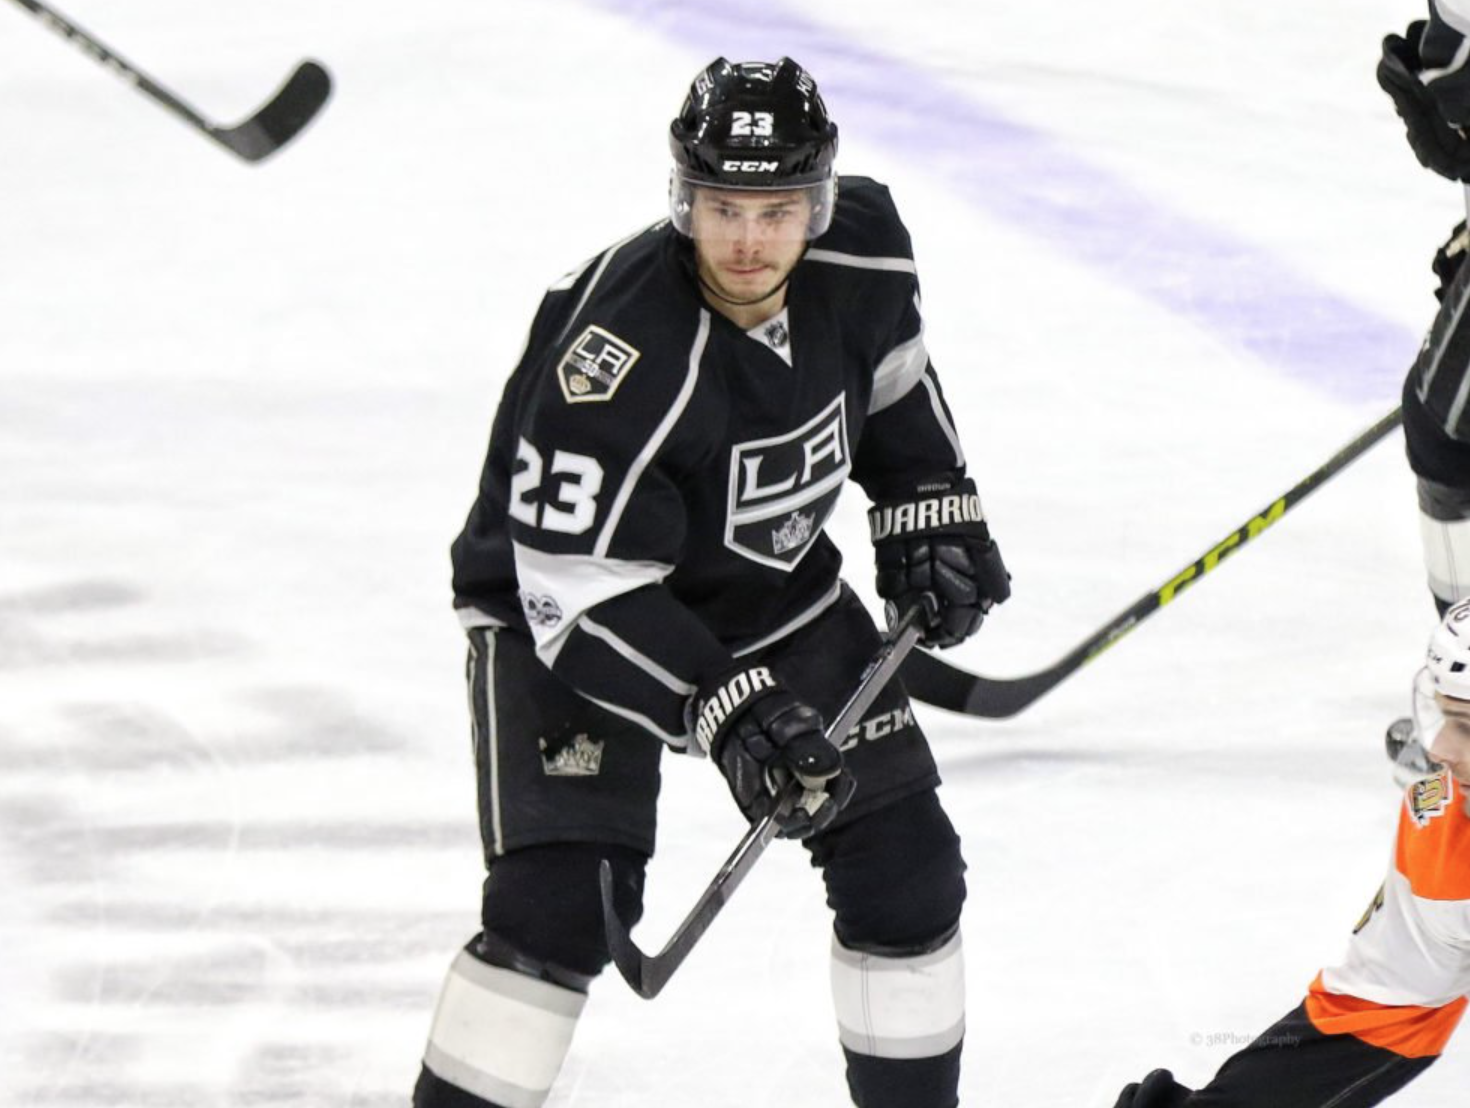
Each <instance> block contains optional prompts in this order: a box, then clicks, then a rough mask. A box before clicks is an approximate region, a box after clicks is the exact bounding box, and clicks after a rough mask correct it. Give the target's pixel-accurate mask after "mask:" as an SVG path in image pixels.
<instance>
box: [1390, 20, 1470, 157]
mask: <svg viewBox="0 0 1470 1108" xmlns="http://www.w3.org/2000/svg"><path fill="white" fill-rule="evenodd" d="M1428 26H1429V25H1428V23H1426V22H1425V21H1424V20H1422V19H1421V20H1418V21H1417V22H1414V23H1410V24H1409V29H1408V31H1406V32H1405V35H1406V36H1407V37H1404V36H1400V35H1389V36H1388V37H1387V38H1385V39H1384V40H1383V57H1382V58H1381V59H1380V60H1379V62H1378V83H1379V85H1381V86H1382V87H1383V91H1384V92H1386V93H1388V95H1389V96H1391V97H1392V98H1393V106H1394V110H1395V111H1396V112H1398V113H1399V117H1400V118H1401V119H1403V121H1404V126H1405V127H1406V128H1408V132H1409V145H1410V146H1412V147H1413V148H1414V156H1415V157H1416V158H1418V159H1419V162H1420V164H1421V165H1423V166H1425V167H1426V168H1429V169H1432V170H1434V172H1436V173H1438V174H1439V175H1440V176H1441V177H1448V178H1450V179H1451V180H1453V181H1464V182H1467V183H1470V139H1467V138H1466V137H1465V134H1464V132H1463V131H1462V130H1461V128H1462V127H1464V126H1465V124H1467V123H1470V72H1467V71H1466V70H1464V69H1463V68H1462V69H1455V70H1450V71H1447V72H1446V71H1444V70H1441V69H1438V68H1437V67H1438V66H1441V65H1448V64H1449V62H1450V60H1451V58H1452V57H1453V50H1450V51H1449V52H1448V54H1447V55H1446V57H1444V58H1443V59H1441V58H1438V57H1437V56H1436V55H1438V54H1439V53H1442V52H1444V50H1443V49H1442V47H1443V46H1445V45H1448V44H1440V43H1438V42H1437V41H1436V43H1435V49H1433V50H1426V49H1425V46H1426V44H1425V30H1426V29H1427V28H1428ZM1439 34H1444V35H1452V34H1453V32H1450V31H1449V29H1448V28H1445V29H1444V31H1443V32H1439V31H1437V32H1436V35H1439ZM1454 37H1456V38H1457V37H1458V36H1454ZM1421 74H1425V75H1426V76H1425V78H1424V79H1421Z"/></svg>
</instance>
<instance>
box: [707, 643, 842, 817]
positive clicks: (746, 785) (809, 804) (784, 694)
mask: <svg viewBox="0 0 1470 1108" xmlns="http://www.w3.org/2000/svg"><path fill="white" fill-rule="evenodd" d="M691 706H692V710H693V712H694V735H695V738H696V739H697V740H698V742H699V745H700V746H702V747H703V748H704V749H705V751H706V753H708V754H709V756H710V757H711V758H712V759H713V760H714V762H715V764H716V765H718V766H719V767H720V772H721V773H723V774H724V775H725V781H726V783H727V784H728V785H729V786H730V793H731V795H733V796H734V797H735V803H736V804H738V805H740V810H741V811H742V812H744V813H745V816H746V818H747V819H749V820H750V821H751V822H752V823H754V822H755V821H757V820H761V819H764V818H765V817H766V816H767V815H768V814H769V813H770V812H771V811H772V810H773V809H774V808H775V805H776V794H777V793H779V792H780V791H781V787H782V786H783V785H785V784H786V782H787V781H789V780H791V779H792V778H793V777H795V778H796V779H797V780H798V781H800V782H801V784H802V786H803V787H804V788H805V790H806V791H805V793H804V794H803V795H802V797H801V800H800V801H799V802H798V803H797V805H796V806H795V807H794V808H792V809H791V811H790V812H788V813H786V814H784V815H781V816H778V817H777V824H778V825H779V826H780V828H781V834H782V835H783V836H784V837H786V838H792V839H802V838H805V837H806V836H808V835H811V834H813V833H815V832H817V831H820V830H822V828H824V827H826V826H827V825H828V824H829V823H831V822H832V820H833V818H834V817H835V816H836V815H837V813H838V812H839V811H841V810H842V808H843V806H844V805H845V804H846V803H847V802H848V801H849V800H851V799H852V792H853V788H854V787H855V782H854V781H853V779H852V775H851V774H849V773H847V772H845V771H844V770H843V768H842V752H841V751H840V750H838V749H837V748H836V747H835V746H833V745H832V744H831V743H830V742H828V741H827V736H826V735H824V734H823V733H822V717H821V715H820V714H819V713H818V712H817V710H816V709H815V708H813V707H812V706H811V705H809V704H804V703H802V701H800V700H798V699H797V698H796V697H795V696H794V695H793V694H792V693H791V691H790V690H788V689H787V688H785V687H784V686H783V685H781V684H780V683H779V682H778V681H776V679H775V678H774V677H773V676H772V675H771V671H770V670H769V669H768V668H767V667H765V666H750V667H748V668H745V669H737V670H732V671H728V672H726V673H724V674H722V675H721V676H720V677H718V678H716V679H715V680H713V681H709V682H706V683H705V685H704V687H703V688H701V689H700V691H699V693H698V694H697V695H696V696H695V698H694V700H693V701H692V704H691Z"/></svg>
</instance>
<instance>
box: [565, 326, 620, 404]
mask: <svg viewBox="0 0 1470 1108" xmlns="http://www.w3.org/2000/svg"><path fill="white" fill-rule="evenodd" d="M637 360H638V351H637V350H636V349H635V348H634V347H632V346H630V345H629V344H628V343H626V342H624V341H623V340H622V339H620V338H618V336H617V335H614V334H613V333H612V332H611V331H604V330H603V329H602V328H601V327H596V326H593V327H588V328H587V330H585V331H583V332H582V333H581V335H579V336H578V337H577V341H576V342H574V343H572V346H571V349H570V350H568V351H567V353H566V356H565V357H564V358H562V360H561V363H560V364H559V365H558V366H557V367H556V378H557V380H558V381H560V382H561V394H562V395H563V396H564V397H566V400H567V403H568V404H586V403H590V402H591V401H594V400H611V399H612V397H613V393H615V392H617V391H618V386H619V385H621V384H622V383H623V378H624V377H626V376H627V375H628V371H629V370H630V369H632V368H633V363H634V362H636V361H637Z"/></svg>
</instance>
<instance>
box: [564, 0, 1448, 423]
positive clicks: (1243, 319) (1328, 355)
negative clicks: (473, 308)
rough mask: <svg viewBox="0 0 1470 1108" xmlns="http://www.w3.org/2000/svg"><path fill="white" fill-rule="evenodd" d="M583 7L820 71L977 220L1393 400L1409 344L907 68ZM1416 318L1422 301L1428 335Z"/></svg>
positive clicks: (727, 16)
mask: <svg viewBox="0 0 1470 1108" xmlns="http://www.w3.org/2000/svg"><path fill="white" fill-rule="evenodd" d="M585 2H587V3H588V4H591V5H593V6H597V7H601V8H604V9H607V10H609V11H611V12H614V13H616V14H618V15H620V16H622V17H624V18H626V19H628V20H629V21H630V22H634V23H636V24H637V26H638V27H639V29H640V30H642V31H645V32H647V31H655V32H658V33H661V34H663V35H665V36H666V37H668V38H670V39H672V40H674V41H676V42H677V43H678V44H679V46H680V47H681V48H683V49H686V50H690V51H693V52H695V54H696V56H697V57H699V58H700V59H701V60H705V59H707V58H712V57H715V56H716V55H719V54H723V55H725V56H726V57H729V58H731V60H741V59H744V58H767V57H770V58H775V57H778V56H779V55H781V54H789V55H791V56H792V57H794V58H796V59H797V60H798V61H800V62H801V63H802V64H803V65H805V66H807V67H809V68H810V69H811V70H812V72H813V73H815V74H816V76H817V79H818V80H819V81H820V82H821V85H822V88H823V90H824V92H825V94H826V98H827V100H828V102H829V103H830V104H833V105H834V114H837V116H838V120H839V122H840V123H842V124H843V125H844V126H847V127H849V128H858V127H860V128H862V129H863V131H864V132H865V134H867V135H871V136H873V137H874V138H876V139H878V140H879V141H881V142H883V143H885V144H886V146H887V148H888V149H890V150H891V151H893V153H894V154H895V155H896V156H899V157H904V156H910V157H912V158H914V159H915V160H916V161H919V162H920V163H921V164H922V165H923V166H924V167H925V170H926V172H929V173H931V174H935V175H938V176H940V177H942V178H943V179H944V180H945V181H947V182H948V184H949V185H950V186H951V187H952V188H953V189H954V190H955V191H956V192H957V193H958V194H959V195H961V196H962V197H963V198H964V199H965V200H966V201H968V202H969V203H971V204H973V205H974V206H975V207H977V208H980V209H982V210H985V211H987V212H989V213H990V214H991V215H993V216H995V217H997V218H999V219H1002V220H1004V221H1005V222H1007V223H1009V224H1012V225H1014V226H1016V227H1018V228H1020V229H1021V230H1023V231H1025V232H1027V233H1029V234H1033V235H1036V236H1037V237H1039V238H1042V239H1044V240H1046V241H1047V242H1049V243H1051V244H1053V245H1054V246H1057V247H1060V248H1063V249H1065V251H1066V253H1067V254H1068V255H1069V256H1071V257H1073V258H1076V259H1078V260H1080V261H1082V262H1085V263H1087V264H1088V265H1091V266H1093V267H1095V268H1097V269H1099V270H1102V271H1104V272H1106V273H1108V274H1110V275H1111V276H1113V277H1114V278H1115V279H1116V280H1118V281H1119V282H1120V283H1122V284H1123V285H1125V286H1126V287H1128V288H1131V289H1133V290H1134V291H1136V292H1138V293H1139V294H1141V295H1143V296H1146V297H1147V298H1149V299H1150V300H1152V301H1154V302H1155V303H1157V304H1159V305H1161V306H1162V307H1164V308H1166V309H1167V310H1168V311H1170V312H1172V313H1174V314H1176V315H1179V316H1182V317H1184V318H1186V319H1189V320H1191V321H1193V322H1194V323H1196V324H1198V325H1199V326H1200V327H1202V328H1204V329H1206V330H1208V331H1209V332H1211V333H1212V334H1214V335H1216V336H1217V337H1218V338H1220V339H1222V340H1223V341H1226V342H1228V343H1230V344H1231V345H1233V346H1235V347H1237V348H1243V349H1245V350H1247V351H1249V352H1250V353H1252V354H1254V355H1255V356H1257V357H1259V358H1261V359H1262V360H1263V361H1265V362H1267V363H1269V364H1272V365H1275V366H1278V367H1280V368H1281V369H1283V370H1284V371H1285V372H1287V373H1288V374H1289V375H1291V376H1292V377H1294V378H1296V379H1298V380H1301V381H1304V382H1307V383H1309V384H1311V385H1312V386H1314V387H1316V388H1320V389H1322V390H1324V391H1326V392H1328V393H1330V394H1332V395H1334V396H1337V397H1339V398H1341V399H1344V400H1350V401H1359V400H1391V399H1393V398H1394V397H1396V396H1397V393H1398V385H1399V382H1400V381H1401V380H1402V378H1403V374H1404V372H1405V370H1406V369H1407V368H1408V364H1409V362H1410V360H1411V359H1412V358H1413V355H1414V352H1415V350H1416V349H1417V348H1418V345H1419V338H1420V336H1418V335H1415V334H1413V333H1412V332H1410V331H1408V330H1406V329H1405V328H1404V327H1403V326H1402V325H1400V324H1398V323H1396V322H1394V321H1392V320H1389V319H1386V318H1384V317H1383V316H1380V315H1378V314H1377V313H1375V312H1373V311H1372V310H1370V309H1367V308H1364V307H1363V306H1361V305H1358V304H1354V303H1352V302H1351V301H1349V300H1347V299H1345V298H1344V297H1341V296H1338V295H1337V294H1335V293H1333V292H1331V291H1330V290H1328V289H1324V288H1322V287H1320V286H1318V285H1316V284H1315V283H1314V282H1313V281H1312V280H1311V279H1310V278H1308V277H1306V276H1304V275H1303V274H1301V273H1298V272H1296V271H1294V270H1293V269H1292V267H1291V266H1290V265H1289V264H1288V263H1287V262H1285V261H1284V260H1282V259H1280V258H1277V257H1274V256H1273V255H1272V254H1270V253H1269V252H1267V251H1265V250H1261V249H1260V248H1258V247H1256V246H1253V245H1251V244H1249V243H1246V242H1242V241H1239V240H1236V239H1233V238H1231V237H1230V236H1229V235H1227V234H1226V233H1224V232H1223V231H1221V230H1220V229H1219V228H1217V227H1213V226H1211V225H1210V224H1208V223H1203V222H1200V221H1199V220H1197V219H1194V218H1193V217H1191V216H1188V215H1185V214H1183V213H1181V212H1177V211H1170V210H1168V209H1167V208H1164V207H1161V206H1160V205H1159V203H1158V202H1157V201H1156V200H1154V199H1151V198H1149V197H1147V196H1145V195H1144V194H1143V193H1141V192H1139V191H1138V190H1137V189H1135V188H1133V187H1132V186H1131V185H1130V184H1128V182H1127V181H1125V180H1122V179H1121V178H1119V177H1118V176H1117V175H1115V174H1113V173H1110V172H1109V171H1107V170H1105V169H1101V168H1099V167H1097V166H1094V165H1090V164H1088V163H1087V162H1085V161H1083V160H1082V159H1080V158H1078V157H1076V156H1075V155H1074V154H1072V153H1071V152H1070V151H1069V150H1068V149H1067V148H1066V147H1065V146H1064V145H1062V144H1061V143H1059V142H1056V141H1054V140H1053V139H1051V138H1049V137H1048V136H1047V135H1046V134H1045V133H1044V132H1042V131H1038V130H1035V129H1033V128H1030V127H1026V126H1023V125H1021V124H1018V123H1015V122H1014V121H1011V120H1008V119H1005V118H1003V117H1002V116H1000V115H999V114H997V113H996V112H994V111H992V110H990V109H988V108H986V107H985V106H984V105H982V104H979V103H977V102H975V100H974V99H973V98H972V97H969V96H968V95H965V94H961V93H958V92H956V91H955V90H953V89H950V88H947V87H946V86H945V85H944V84H943V83H942V82H940V81H939V80H938V79H937V78H936V77H934V76H933V75H931V74H929V73H927V72H925V71H924V70H922V69H920V68H918V67H916V66H913V65H911V64H909V63H907V62H904V61H902V60H900V59H898V58H893V57H888V56H885V55H883V54H881V53H879V52H876V51H871V50H867V49H864V48H863V47H862V46H861V45H858V44H854V43H851V42H846V41H843V39H842V37H841V35H840V34H839V33H838V32H836V31H834V30H833V29H831V28H827V27H821V26H818V25H817V24H814V23H809V22H807V21H805V20H803V19H801V18H800V17H799V16H797V15H794V14H792V13H790V12H784V11H781V10H780V9H779V8H777V7H776V5H774V4H772V3H770V2H769V0H767V3H757V2H756V0H682V2H681V0H585ZM696 64H699V63H696ZM691 76H692V74H691ZM848 121H850V122H848ZM1427 309H1428V305H1427V302H1426V325H1427V322H1428V311H1427Z"/></svg>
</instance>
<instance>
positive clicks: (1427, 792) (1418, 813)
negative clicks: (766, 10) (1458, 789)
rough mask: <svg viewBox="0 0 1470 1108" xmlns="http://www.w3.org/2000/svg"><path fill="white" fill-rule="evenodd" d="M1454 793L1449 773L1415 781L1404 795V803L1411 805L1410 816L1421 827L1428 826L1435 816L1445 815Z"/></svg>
mask: <svg viewBox="0 0 1470 1108" xmlns="http://www.w3.org/2000/svg"><path fill="white" fill-rule="evenodd" d="M1453 794H1454V786H1453V785H1452V784H1451V783H1450V775H1449V774H1448V773H1439V774H1436V775H1435V776H1433V777H1426V778H1424V779H1423V780H1422V781H1415V782H1414V783H1413V784H1412V785H1410V786H1409V791H1408V792H1407V793H1406V794H1405V795H1404V803H1405V804H1407V805H1408V806H1409V818H1410V819H1412V820H1413V821H1414V822H1415V823H1416V824H1417V825H1418V826H1420V827H1424V826H1426V825H1427V824H1428V823H1429V821H1430V820H1432V819H1433V818H1434V817H1435V816H1442V815H1444V813H1445V811H1446V810H1447V809H1448V808H1449V806H1450V800H1451V798H1452V797H1453Z"/></svg>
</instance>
